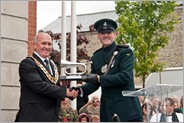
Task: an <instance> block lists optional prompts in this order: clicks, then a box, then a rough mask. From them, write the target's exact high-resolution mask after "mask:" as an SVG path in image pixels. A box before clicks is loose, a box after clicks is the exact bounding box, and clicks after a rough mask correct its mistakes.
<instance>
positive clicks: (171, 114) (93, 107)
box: [59, 95, 183, 122]
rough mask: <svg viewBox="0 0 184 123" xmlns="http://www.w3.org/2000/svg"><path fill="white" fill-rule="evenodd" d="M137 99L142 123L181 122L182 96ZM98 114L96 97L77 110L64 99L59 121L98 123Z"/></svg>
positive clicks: (141, 97)
mask: <svg viewBox="0 0 184 123" xmlns="http://www.w3.org/2000/svg"><path fill="white" fill-rule="evenodd" d="M138 98H139V101H140V105H141V107H142V115H143V122H183V96H182V97H181V99H180V98H179V97H177V96H176V95H173V96H172V97H167V98H164V99H163V100H161V99H159V98H158V97H152V98H150V99H147V98H145V97H144V96H139V97H138ZM64 102H66V103H67V104H65V103H64ZM66 105H67V106H66ZM99 113H100V100H99V97H98V96H97V95H93V96H92V98H91V100H89V101H88V102H87V103H86V104H84V105H83V106H82V107H81V108H80V109H79V110H74V109H72V108H71V107H70V100H69V99H67V98H66V99H65V101H61V108H60V113H59V121H60V122H100V114H99ZM157 117H158V118H157Z"/></svg>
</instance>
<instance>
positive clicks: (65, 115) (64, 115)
mask: <svg viewBox="0 0 184 123" xmlns="http://www.w3.org/2000/svg"><path fill="white" fill-rule="evenodd" d="M77 121H78V113H77V111H76V110H75V109H73V108H71V107H70V100H69V99H68V98H65V100H64V101H61V107H60V110H59V122H77Z"/></svg>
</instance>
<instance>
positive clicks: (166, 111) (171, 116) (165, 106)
mask: <svg viewBox="0 0 184 123" xmlns="http://www.w3.org/2000/svg"><path fill="white" fill-rule="evenodd" d="M174 108H175V106H174V101H173V99H172V98H165V100H164V101H163V102H162V105H161V111H162V113H158V114H155V115H153V116H152V117H151V120H150V122H183V114H182V113H177V112H174Z"/></svg>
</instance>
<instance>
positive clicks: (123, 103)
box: [82, 19, 142, 122]
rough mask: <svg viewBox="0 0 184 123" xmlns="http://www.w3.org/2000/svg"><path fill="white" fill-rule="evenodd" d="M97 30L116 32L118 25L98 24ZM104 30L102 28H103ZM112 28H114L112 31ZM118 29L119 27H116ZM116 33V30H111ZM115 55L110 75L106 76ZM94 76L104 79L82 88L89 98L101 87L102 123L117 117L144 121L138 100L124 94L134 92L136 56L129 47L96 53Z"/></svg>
mask: <svg viewBox="0 0 184 123" xmlns="http://www.w3.org/2000/svg"><path fill="white" fill-rule="evenodd" d="M97 22H98V24H99V25H98V24H97V25H95V28H96V29H99V30H98V32H100V29H102V30H106V29H107V30H106V31H107V32H108V31H113V30H114V29H115V28H116V27H115V26H116V25H115V24H114V23H115V22H114V21H113V22H112V20H110V19H102V20H100V21H97ZM100 24H101V25H103V26H102V27H100V26H101V25H100ZM108 25H110V27H111V26H113V27H114V29H113V27H112V28H110V27H108ZM114 25H115V26H114ZM111 29H112V30H111ZM115 51H118V54H116V56H114V59H113V60H112V63H111V65H110V69H109V71H108V72H107V73H106V75H104V73H105V71H106V67H107V66H108V64H109V61H110V59H111V58H112V56H113V54H114V52H115ZM91 60H92V65H91V69H92V70H91V73H92V74H98V75H100V82H97V83H87V84H85V85H84V86H82V90H83V95H84V96H86V95H89V94H91V93H93V92H94V91H96V90H97V89H98V88H99V87H100V86H101V90H102V95H101V104H100V106H101V107H100V122H111V121H112V117H113V116H114V114H117V115H118V116H119V119H120V121H121V122H126V121H131V122H134V121H135V122H136V121H141V120H142V110H141V106H140V103H139V100H138V98H137V97H125V96H123V95H122V91H124V90H127V91H134V90H135V86H134V78H133V77H134V75H133V65H134V54H133V52H132V50H131V49H130V48H129V47H128V46H123V45H122V46H118V45H116V43H115V42H113V43H112V44H110V45H109V46H107V47H105V48H100V49H99V50H97V51H96V52H94V54H93V56H92V58H91Z"/></svg>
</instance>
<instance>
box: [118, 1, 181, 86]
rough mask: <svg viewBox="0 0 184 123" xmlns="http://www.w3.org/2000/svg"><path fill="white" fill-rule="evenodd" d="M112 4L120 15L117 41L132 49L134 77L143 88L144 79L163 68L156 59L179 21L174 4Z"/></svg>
mask: <svg viewBox="0 0 184 123" xmlns="http://www.w3.org/2000/svg"><path fill="white" fill-rule="evenodd" d="M115 4H116V7H115V9H116V13H117V15H118V16H119V17H118V20H117V22H118V24H119V27H118V28H117V32H118V36H117V39H116V41H117V43H119V44H120V43H123V44H129V45H130V46H131V47H132V49H133V52H134V55H135V62H134V69H135V76H136V77H140V78H141V79H142V82H143V88H144V87H145V80H146V77H147V76H148V75H149V74H150V73H152V72H158V71H161V70H162V69H163V68H164V67H165V65H166V63H162V62H159V61H158V60H157V56H158V55H157V53H158V51H159V50H160V48H164V47H165V46H166V45H167V44H168V40H169V37H168V36H167V35H166V34H167V33H169V32H172V31H173V30H174V24H176V23H177V21H178V17H177V16H176V14H174V9H175V7H176V6H177V4H176V3H175V2H171V1H139V2H130V1H116V2H115Z"/></svg>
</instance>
